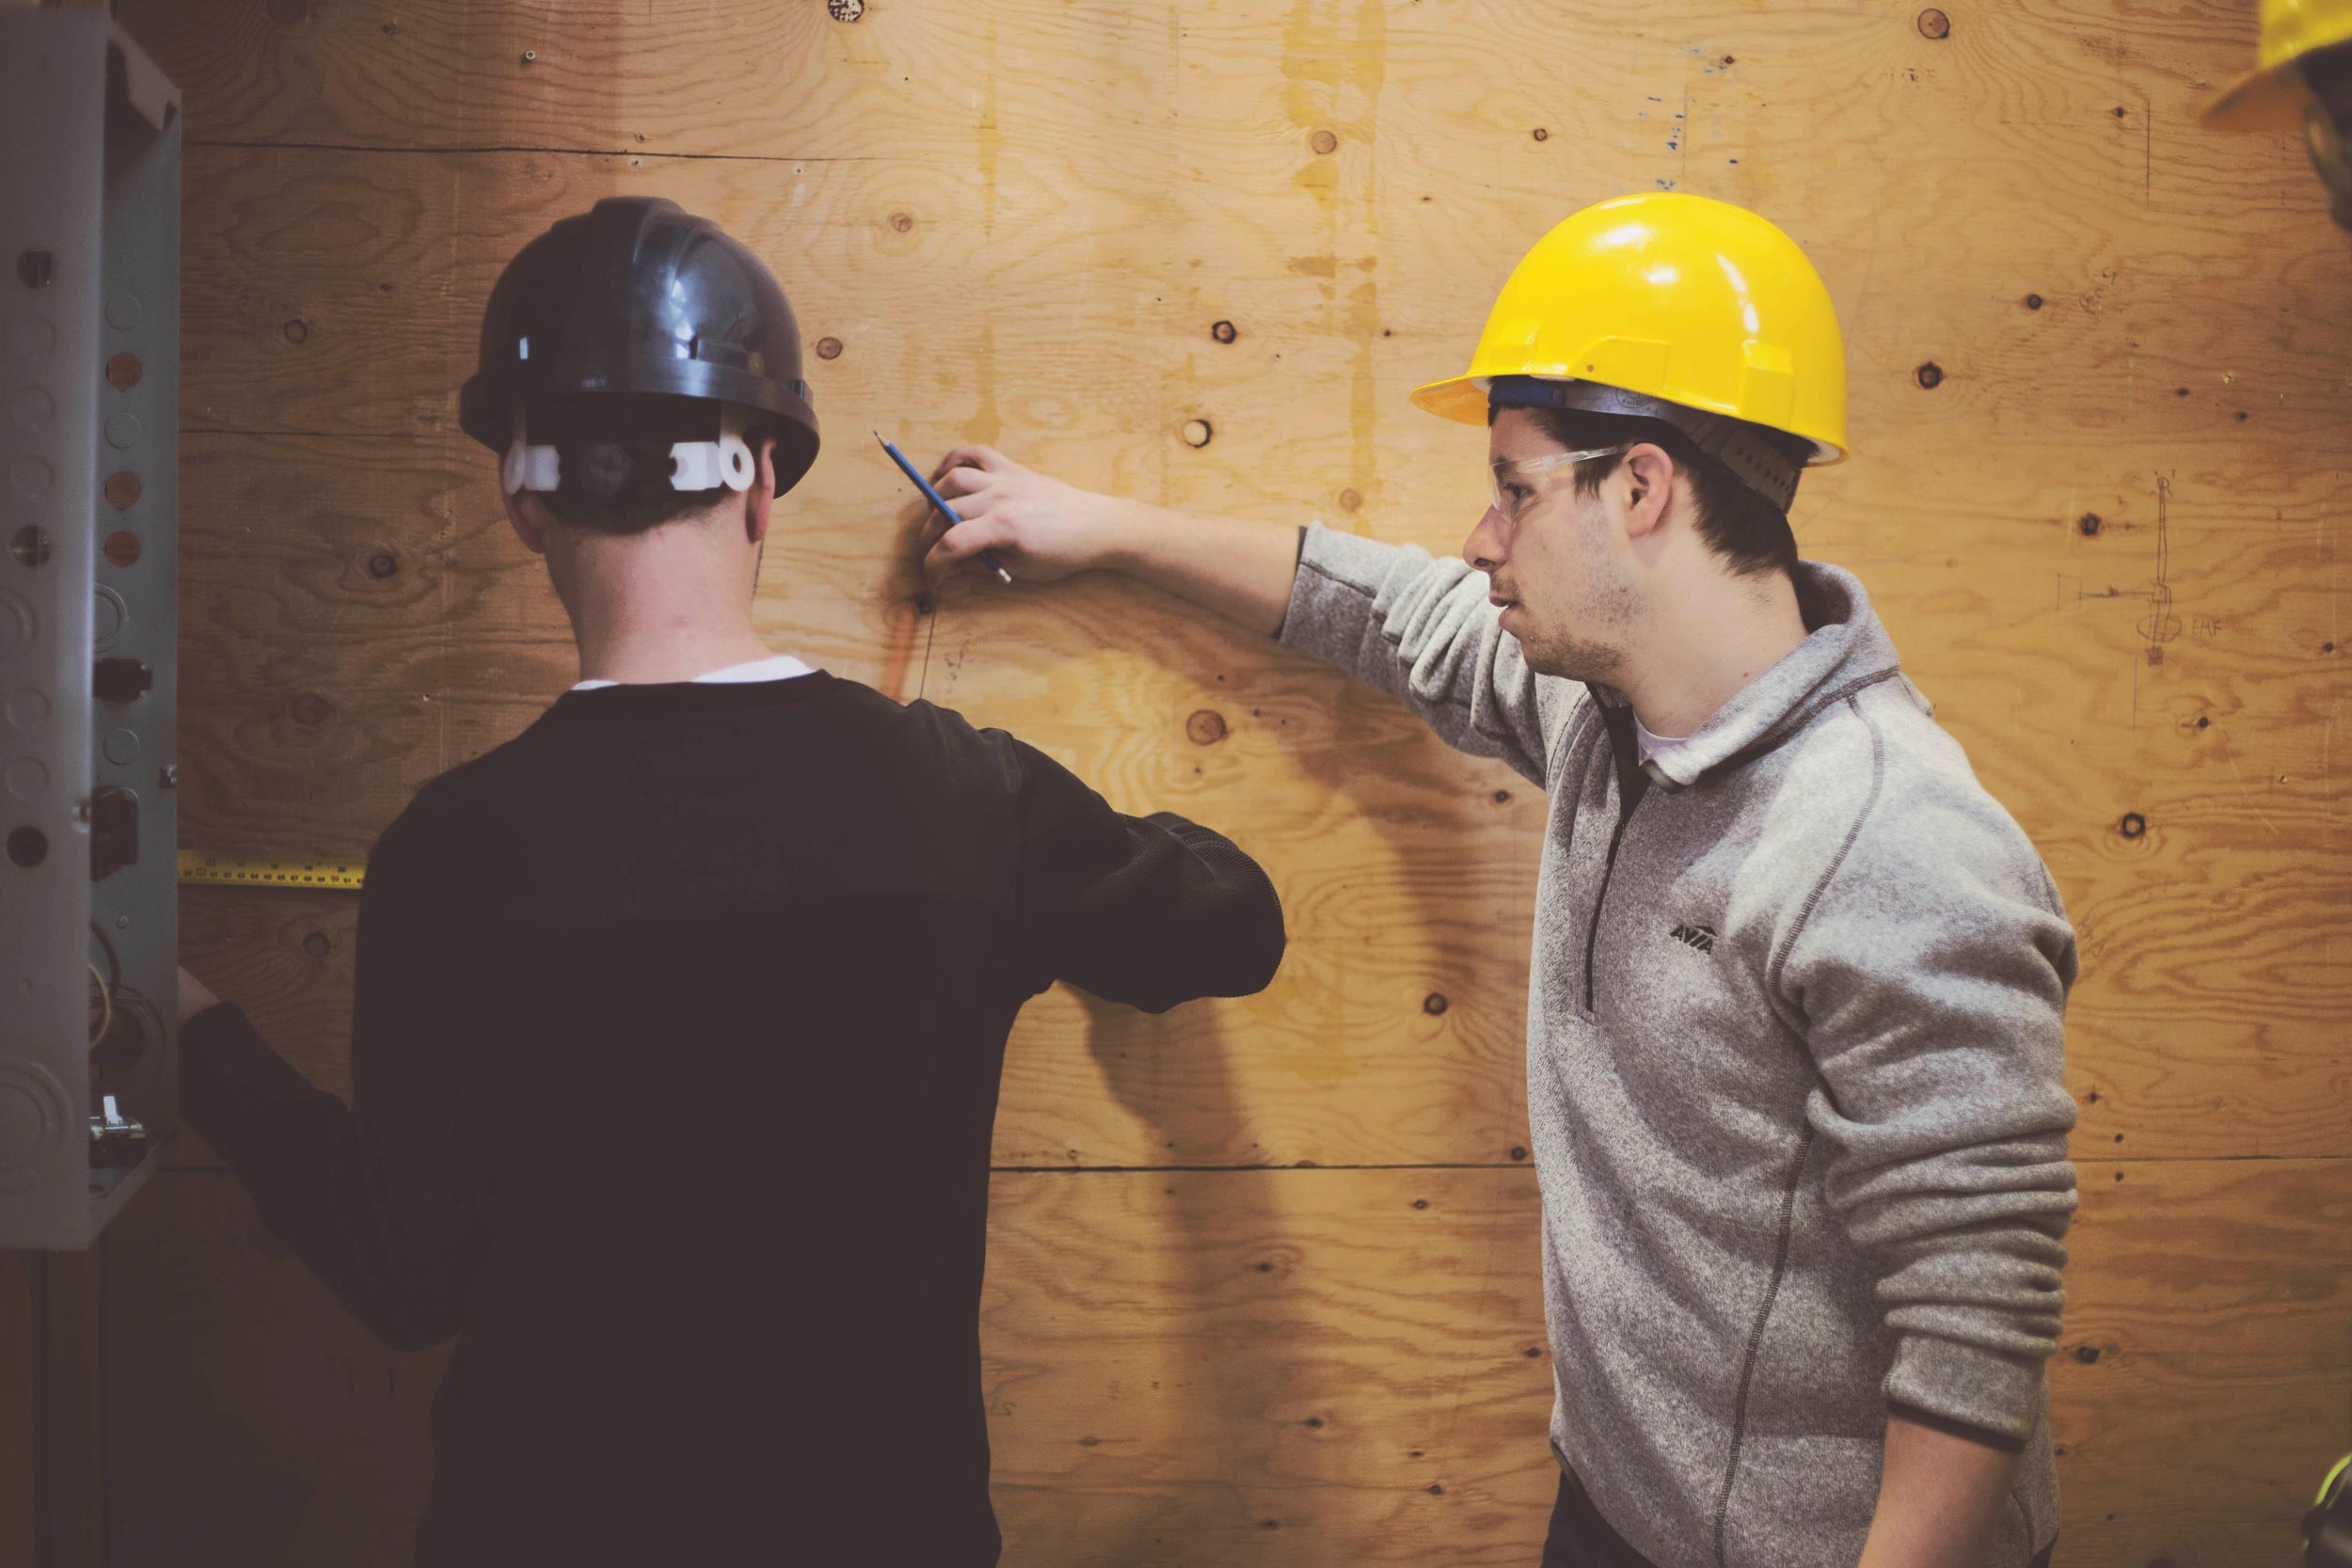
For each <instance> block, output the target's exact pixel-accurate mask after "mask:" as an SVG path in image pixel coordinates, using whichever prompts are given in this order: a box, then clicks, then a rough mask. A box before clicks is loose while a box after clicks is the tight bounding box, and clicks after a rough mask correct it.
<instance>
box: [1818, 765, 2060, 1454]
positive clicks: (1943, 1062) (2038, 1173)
mask: <svg viewBox="0 0 2352 1568" xmlns="http://www.w3.org/2000/svg"><path fill="white" fill-rule="evenodd" d="M1876 815H1877V819H1876V820H1867V819H1866V820H1864V821H1862V822H1859V823H1857V824H1856V825H1855V828H1854V831H1853V833H1852V835H1851V838H1850V839H1849V840H1848V841H1847V843H1846V845H1845V847H1844V849H1843V851H1842V852H1841V854H1840V856H1839V858H1838V860H1837V861H1836V863H1835V864H1834V865H1833V866H1832V868H1831V869H1830V870H1829V871H1828V872H1827V873H1826V874H1825V875H1824V877H1823V879H1822V880H1821V882H1820V886H1819V887H1818V888H1817V889H1816V890H1815V895H1814V898H1813V900H1812V902H1811V903H1810V904H1809V905H1808V906H1807V912H1806V913H1805V914H1804V917H1803V920H1802V925H1801V928H1800V929H1799V930H1797V931H1796V932H1795V933H1793V934H1792V936H1791V938H1790V939H1789V941H1788V945H1787V946H1786V948H1785V949H1784V952H1783V958H1782V962H1781V964H1780V965H1779V966H1778V970H1777V975H1776V978H1777V981H1778V987H1779V990H1780V993H1781V995H1782V996H1783V997H1784V998H1785V999H1786V1000H1787V1001H1788V1003H1789V1005H1790V1006H1792V1007H1793V1008H1795V1009H1796V1011H1797V1012H1798V1014H1799V1015H1800V1016H1801V1017H1802V1019H1803V1020H1804V1031H1805V1036H1806V1040H1807V1044H1808V1047H1809V1049H1810V1051H1811V1053H1812V1056H1813V1060H1814V1063H1815V1065H1816V1067H1817V1069H1819V1071H1820V1088H1819V1089H1818V1090H1817V1091H1816V1092H1815V1094H1814V1095H1813V1097H1812V1102H1811V1104H1810V1106H1809V1109H1808V1115H1809V1117H1810V1119H1811V1121H1812V1123H1813V1125H1814V1127H1815V1130H1816V1131H1817V1132H1818V1133H1820V1135H1821V1136H1822V1138H1823V1139H1824V1141H1825V1143H1826V1145H1827V1146H1828V1149H1829V1151H1830V1159H1829V1164H1828V1167H1827V1193H1828V1197H1829V1201H1830V1203H1831V1205H1832V1207H1833V1208H1834V1209H1835V1210H1836V1212H1837V1213H1838V1215H1839V1216H1840V1218H1841V1220H1842V1221H1843V1223H1844V1225H1845V1227H1846V1228H1847V1231H1848V1233H1849V1234H1850V1235H1851V1237H1852V1238H1853V1240H1854V1241H1855V1242H1856V1243H1858V1244H1859V1245H1861V1246H1862V1247H1863V1248H1865V1249H1866V1250H1867V1253H1868V1254H1869V1255H1870V1257H1871V1258H1872V1259H1874V1260H1875V1263H1876V1267H1877V1274H1878V1278H1877V1294H1878V1300H1879V1303H1880V1305H1881V1307H1882V1308H1883V1311H1884V1314H1885V1320H1884V1321H1885V1324H1886V1327H1887V1329H1888V1331H1889V1333H1890V1336H1891V1338H1892V1339H1893V1342H1894V1354H1893V1360H1892V1364H1891V1366H1890V1368H1889V1370H1888V1371H1887V1374H1886V1380H1885V1395H1886V1399H1887V1402H1888V1403H1889V1404H1890V1405H1893V1406H1898V1407H1903V1408H1907V1409H1910V1410H1914V1411H1919V1412H1924V1413H1926V1414H1927V1415H1929V1416H1932V1417H1937V1418H1943V1419H1945V1420H1947V1421H1952V1422H1956V1423H1959V1424H1961V1425H1963V1426H1966V1427H1971V1428H1975V1429H1977V1430H1979V1431H1980V1432H1982V1433H1987V1434H1989V1435H1991V1436H1992V1437H1994V1438H1995V1439H2006V1440H2008V1441H2010V1442H2015V1441H2019V1440H2022V1439H2024V1438H2025V1437H2026V1436H2027V1435H2028V1434H2029V1433H2031V1432H2032V1431H2033V1428H2034V1426H2035V1423H2036V1422H2037V1421H2038V1420H2039V1419H2040V1418H2041V1413H2042V1401H2043V1387H2044V1385H2043V1376H2044V1367H2043V1364H2044V1362H2045V1361H2046V1360H2047V1359H2048V1357H2049V1355H2050V1354H2051V1352H2052V1351H2053V1350H2055V1349H2056V1348H2057V1344H2058V1329H2059V1315H2060V1311H2061V1309H2062V1307H2064V1305H2065V1299H2066V1298H2065V1291H2064V1288H2063V1285H2062V1282H2061V1271H2062V1270H2063V1268H2064V1266H2065V1263H2066V1248H2065V1245H2064V1243H2063V1242H2062V1240H2061V1238H2062V1237H2063V1236H2064V1235H2065V1233H2066V1230H2067V1227H2068V1224H2069V1223H2070V1220H2071V1218H2072V1216H2073V1213H2074V1206H2075V1180H2074V1166H2073V1165H2072V1164H2069V1163H2068V1161H2067V1157H2066V1135H2067V1132H2069V1131H2070V1130H2071V1129H2072V1128H2073V1126H2074V1101H2073V1098H2072V1097H2071V1096H2070V1095H2069V1094H2068V1093H2067V1091H2066V1088H2065V1085H2064V1083H2063V1067H2064V1025H2065V1008H2066V997H2067V992H2068V990H2069V989H2070V988H2071V987H2072V985H2073V984H2074V976H2075V972H2076V958H2075V948H2074V932H2073V930H2072V929H2071V927H2069V926H2068V925H2067V922H2066V919H2065V916H2064V914H2063V912H2062V911H2060V909H2059V908H2058V896H2057V893H2056V890H2055V889H2054V888H2052V887H2051V885H2050V883H2049V879H2048V877H2047V875H2046V874H2045V873H2044V872H2043V871H2042V865H2041V863H2040V861H2039V859H2038V858H2037V857H2036V856H2035V855H2034V853H2033V850H2032V847H2031V846H2030V845H2029V844H2027V843H2026V841H2025V837H2024V834H2023V833H2022V832H2019V831H2018V830H2017V829H2016V827H2015V826H2014V824H2013V823H2010V821H2009V820H2008V819H2007V817H2006V816H2002V815H2001V814H2000V813H1999V812H1998V809H1997V808H1996V807H1993V806H1992V805H1991V803H1990V802H1989V801H1986V802H1983V803H1982V804H1981V805H1976V804H1971V803H1968V802H1958V803H1951V804H1947V805H1941V806H1939V805H1938V804H1936V803H1933V802H1930V803H1927V804H1924V805H1922V804H1920V803H1918V802H1907V803H1906V805H1905V809H1904V810H1903V811H1902V812H1901V813H1899V814H1896V813H1892V812H1885V811H1882V812H1881V813H1879V814H1876ZM1897 816H1899V820H1900V823H1901V828H1900V831H1899V832H1897V831H1896V830H1895V828H1894V827H1893V826H1892V822H1891V820H1890V819H1891V818H1895V817H1897ZM1923 846H1931V848H1923Z"/></svg>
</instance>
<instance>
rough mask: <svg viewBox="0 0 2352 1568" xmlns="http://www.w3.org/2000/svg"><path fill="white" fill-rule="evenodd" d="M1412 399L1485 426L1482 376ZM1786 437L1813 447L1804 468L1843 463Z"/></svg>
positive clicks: (1832, 451)
mask: <svg viewBox="0 0 2352 1568" xmlns="http://www.w3.org/2000/svg"><path fill="white" fill-rule="evenodd" d="M1412 398H1413V406H1414V407H1416V408H1420V409H1423V410H1426V411H1427V412H1429V413H1432V414H1435V415H1437V416H1438V418H1439V419H1441V420H1453V421H1454V423H1456V424H1485V423H1486V377H1484V376H1477V375H1457V376H1454V377H1452V378H1451V379H1449V380H1445V381H1433V382H1431V383H1429V385H1427V386H1426V387H1416V388H1413V393H1412ZM1735 417H1736V416H1735ZM1774 428H1777V427H1774ZM1787 434H1788V435H1791V436H1798V437H1799V438H1800V439H1803V440H1807V441H1811V442H1812V443H1813V455H1812V456H1811V457H1810V458H1807V459H1806V460H1805V467H1808V468H1826V467H1830V466H1831V465H1832V464H1836V463H1843V462H1844V461H1845V460H1846V455H1847V453H1846V449H1845V448H1844V447H1841V446H1839V445H1838V444H1837V443H1836V442H1835V441H1824V440H1822V439H1821V438H1820V436H1806V435H1804V433H1803V432H1801V431H1788V432H1787Z"/></svg>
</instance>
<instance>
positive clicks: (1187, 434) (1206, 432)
mask: <svg viewBox="0 0 2352 1568" xmlns="http://www.w3.org/2000/svg"><path fill="white" fill-rule="evenodd" d="M1182 435H1183V436H1184V445H1186V446H1188V447H1205V446H1207V445H1208V444H1209V438H1210V437H1211V436H1215V435H1216V428H1215V427H1214V426H1212V425H1211V424H1210V423H1209V421H1208V420H1185V421H1184V430H1183V432H1182Z"/></svg>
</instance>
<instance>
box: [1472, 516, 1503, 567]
mask: <svg viewBox="0 0 2352 1568" xmlns="http://www.w3.org/2000/svg"><path fill="white" fill-rule="evenodd" d="M1501 522H1502V514H1501V513H1499V512H1497V511H1496V510H1495V509H1494V508H1493V507H1491V506H1490V507H1488V508H1486V515H1484V516H1482V517H1480V518H1479V519H1478V526H1477V527H1476V528H1473V529H1471V530H1470V538H1469V539H1468V540H1466V541H1464V542H1463V545H1462V559H1463V560H1465V561H1467V562H1470V565H1471V567H1472V568H1474V569H1475V570H1478V571H1481V572H1484V573H1486V575H1487V576H1489V577H1492V576H1493V575H1494V572H1495V569H1496V568H1497V567H1499V566H1501V565H1502V562H1503V557H1504V550H1503V547H1502V529H1501V528H1500V527H1499V526H1498V525H1499V524H1500V523H1501Z"/></svg>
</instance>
